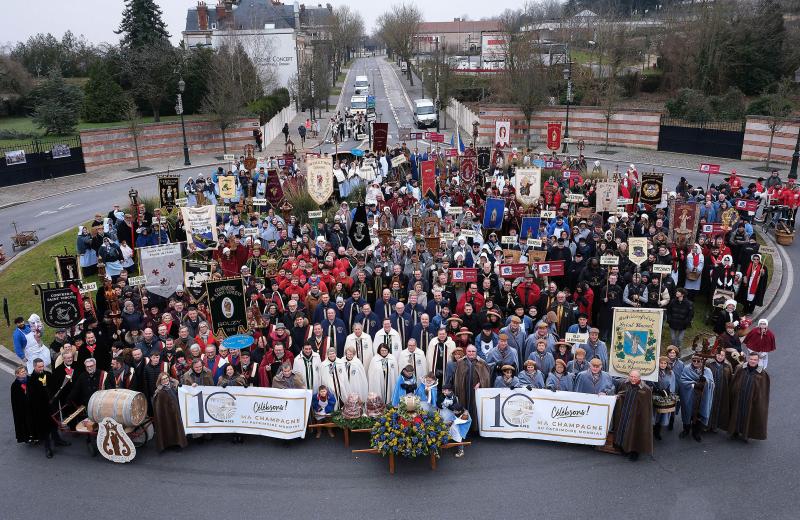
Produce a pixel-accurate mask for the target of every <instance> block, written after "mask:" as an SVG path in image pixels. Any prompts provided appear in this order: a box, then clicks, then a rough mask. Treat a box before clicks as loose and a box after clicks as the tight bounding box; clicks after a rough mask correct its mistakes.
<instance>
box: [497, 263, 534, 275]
mask: <svg viewBox="0 0 800 520" xmlns="http://www.w3.org/2000/svg"><path fill="white" fill-rule="evenodd" d="M527 267H528V266H527V265H525V264H500V276H502V277H503V278H516V277H518V276H525V270H526V268H527Z"/></svg>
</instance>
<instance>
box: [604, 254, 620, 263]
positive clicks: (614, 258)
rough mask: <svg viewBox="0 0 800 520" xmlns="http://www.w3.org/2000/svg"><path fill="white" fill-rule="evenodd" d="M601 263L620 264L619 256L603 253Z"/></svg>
mask: <svg viewBox="0 0 800 520" xmlns="http://www.w3.org/2000/svg"><path fill="white" fill-rule="evenodd" d="M600 265H619V257H618V256H614V255H603V256H601V257H600Z"/></svg>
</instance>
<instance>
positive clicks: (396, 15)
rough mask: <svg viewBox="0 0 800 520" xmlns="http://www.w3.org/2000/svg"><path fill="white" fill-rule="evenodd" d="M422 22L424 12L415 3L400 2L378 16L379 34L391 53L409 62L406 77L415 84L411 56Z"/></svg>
mask: <svg viewBox="0 0 800 520" xmlns="http://www.w3.org/2000/svg"><path fill="white" fill-rule="evenodd" d="M420 23H422V12H421V11H420V10H419V8H418V7H417V6H416V5H414V4H400V5H395V6H394V7H392V10H391V11H387V12H385V13H383V14H382V15H380V16H379V17H378V34H379V36H380V37H381V39H382V40H383V42H384V43H385V44H386V48H387V49H388V50H389V52H390V54H391V55H394V56H396V57H397V58H398V59H399V60H400V61H405V62H406V63H407V64H408V67H407V68H406V77H407V78H408V81H409V83H411V85H412V86H413V85H414V79H413V76H412V74H411V57H412V56H413V55H414V52H415V51H416V49H415V45H414V42H415V40H416V36H417V33H419V24H420Z"/></svg>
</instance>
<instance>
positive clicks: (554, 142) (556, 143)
mask: <svg viewBox="0 0 800 520" xmlns="http://www.w3.org/2000/svg"><path fill="white" fill-rule="evenodd" d="M547 148H548V149H550V150H554V151H555V150H558V149H559V148H561V123H547Z"/></svg>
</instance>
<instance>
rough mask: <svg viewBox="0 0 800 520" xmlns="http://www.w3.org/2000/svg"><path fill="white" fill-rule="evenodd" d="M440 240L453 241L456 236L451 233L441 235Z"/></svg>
mask: <svg viewBox="0 0 800 520" xmlns="http://www.w3.org/2000/svg"><path fill="white" fill-rule="evenodd" d="M441 238H442V240H455V239H456V236H455V235H454V234H453V233H446V232H445V233H442V235H441Z"/></svg>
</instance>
